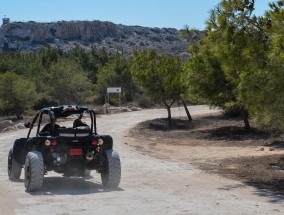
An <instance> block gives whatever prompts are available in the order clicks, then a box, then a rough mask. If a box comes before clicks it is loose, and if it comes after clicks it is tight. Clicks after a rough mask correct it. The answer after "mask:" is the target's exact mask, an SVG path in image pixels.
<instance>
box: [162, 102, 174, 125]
mask: <svg viewBox="0 0 284 215" xmlns="http://www.w3.org/2000/svg"><path fill="white" fill-rule="evenodd" d="M173 103H174V101H173V102H172V103H171V104H170V105H168V104H167V102H166V101H165V102H164V104H165V106H166V109H167V111H168V126H169V127H172V113H171V106H172V105H173Z"/></svg>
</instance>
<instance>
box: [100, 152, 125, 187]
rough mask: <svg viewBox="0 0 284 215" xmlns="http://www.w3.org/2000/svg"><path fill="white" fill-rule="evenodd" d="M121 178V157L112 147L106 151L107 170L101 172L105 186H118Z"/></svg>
mask: <svg viewBox="0 0 284 215" xmlns="http://www.w3.org/2000/svg"><path fill="white" fill-rule="evenodd" d="M120 178H121V165H120V158H119V155H118V153H117V152H116V151H113V150H112V149H109V150H106V151H105V171H104V172H102V173H101V179H102V183H103V186H104V187H106V188H117V187H118V185H119V183H120Z"/></svg>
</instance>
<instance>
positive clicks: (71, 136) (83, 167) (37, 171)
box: [8, 105, 121, 192]
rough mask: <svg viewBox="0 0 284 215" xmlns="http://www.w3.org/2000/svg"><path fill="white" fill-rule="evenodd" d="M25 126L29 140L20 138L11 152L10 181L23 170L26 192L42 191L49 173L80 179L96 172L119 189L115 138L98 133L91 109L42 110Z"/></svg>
mask: <svg viewBox="0 0 284 215" xmlns="http://www.w3.org/2000/svg"><path fill="white" fill-rule="evenodd" d="M70 120H72V122H73V125H72V126H70V124H71V123H70ZM82 120H86V121H87V123H86V122H82ZM26 127H28V128H29V131H28V135H27V137H26V138H20V139H17V140H16V141H15V142H14V145H13V147H12V148H11V149H10V151H9V155H8V176H9V179H10V180H16V179H19V178H20V176H21V171H22V167H24V172H25V176H24V178H25V187H26V190H27V191H30V192H33V191H38V190H40V189H41V188H42V186H43V179H44V175H46V174H47V173H48V171H54V172H57V173H61V174H63V175H64V176H78V177H81V176H87V175H90V172H91V170H96V171H97V172H98V173H100V174H101V179H102V184H103V186H104V187H107V188H116V187H118V185H119V183H120V178H121V164H120V158H119V155H118V153H117V152H115V151H114V150H113V140H112V137H111V136H109V135H99V134H97V128H96V114H95V112H94V111H93V110H92V109H89V108H86V107H81V106H74V105H66V106H58V107H49V108H43V109H42V110H40V111H38V113H37V114H36V116H35V117H34V118H33V121H32V122H31V123H28V124H27V126H26Z"/></svg>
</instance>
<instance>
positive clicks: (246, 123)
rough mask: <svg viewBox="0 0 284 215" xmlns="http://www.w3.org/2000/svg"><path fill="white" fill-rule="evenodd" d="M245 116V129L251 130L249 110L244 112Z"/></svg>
mask: <svg viewBox="0 0 284 215" xmlns="http://www.w3.org/2000/svg"><path fill="white" fill-rule="evenodd" d="M243 118H244V123H245V129H246V130H250V129H251V127H250V124H249V115H248V112H247V111H246V110H245V111H244V112H243Z"/></svg>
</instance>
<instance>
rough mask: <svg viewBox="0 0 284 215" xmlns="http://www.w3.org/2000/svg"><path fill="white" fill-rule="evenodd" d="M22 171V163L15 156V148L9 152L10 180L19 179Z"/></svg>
mask: <svg viewBox="0 0 284 215" xmlns="http://www.w3.org/2000/svg"><path fill="white" fill-rule="evenodd" d="M21 172H22V165H21V164H20V163H18V162H17V161H16V160H15V159H14V156H13V148H11V149H10V151H9V154H8V176H9V179H10V180H15V179H19V178H20V176H21Z"/></svg>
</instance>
